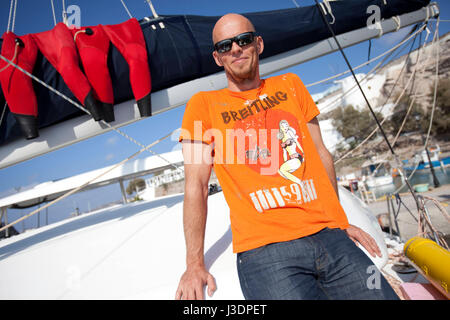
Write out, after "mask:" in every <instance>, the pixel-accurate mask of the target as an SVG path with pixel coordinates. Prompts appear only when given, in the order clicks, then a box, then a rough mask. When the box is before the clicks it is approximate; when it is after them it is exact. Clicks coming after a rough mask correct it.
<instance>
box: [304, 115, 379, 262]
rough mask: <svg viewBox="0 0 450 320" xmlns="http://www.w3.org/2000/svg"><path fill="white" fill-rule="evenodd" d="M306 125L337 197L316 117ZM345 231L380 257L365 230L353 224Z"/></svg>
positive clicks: (332, 171)
mask: <svg viewBox="0 0 450 320" xmlns="http://www.w3.org/2000/svg"><path fill="white" fill-rule="evenodd" d="M307 126H308V130H309V133H310V134H311V138H312V140H313V141H314V145H315V146H316V149H317V152H318V153H319V156H320V159H321V160H322V163H323V165H324V167H325V170H326V171H327V175H328V177H329V178H330V181H331V184H332V185H333V188H334V190H335V191H336V195H337V197H338V199H339V191H338V187H337V181H336V171H335V169H334V161H333V157H332V156H331V153H330V152H329V151H328V149H327V147H325V144H324V143H323V140H322V134H321V133H320V126H319V121H318V120H317V118H314V119H312V120H311V121H309V122H308V123H307ZM345 231H346V232H347V235H348V237H349V238H350V239H351V240H352V241H353V242H354V243H355V244H356V245H358V243H360V244H361V245H362V246H363V247H364V248H365V249H366V250H367V251H368V252H369V254H370V255H371V256H372V257H375V256H376V255H377V256H379V257H381V251H380V248H378V245H377V243H376V241H375V240H374V239H373V238H372V237H371V236H370V235H369V234H368V233H367V232H365V231H364V230H362V229H360V228H358V227H356V226H354V225H350V226H349V227H348V228H347V229H345Z"/></svg>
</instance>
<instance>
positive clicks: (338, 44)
mask: <svg viewBox="0 0 450 320" xmlns="http://www.w3.org/2000/svg"><path fill="white" fill-rule="evenodd" d="M314 1H315V3H316V6H317V10H319V12H320V15H321V17H322V20H323V22H324V23H325V25H326V26H327V28H328V30H329V31H330V33H331V35H332V36H333V39H334V41H335V42H336V45H337V46H338V48H339V51H340V52H341V54H342V56H343V58H344V60H345V63H346V64H347V66H348V67H349V69H350V71H351V73H352V76H353V78H354V80H355V82H356V84H357V85H358V88H359V90H360V91H361V94H362V95H363V97H364V100H365V102H366V104H367V106H368V108H369V110H370V113H371V114H372V116H373V117H374V119H375V122H376V123H377V126H378V128H379V130H380V132H381V134H382V135H383V138H384V140H385V142H386V144H387V145H388V147H389V150H390V152H391V153H392V155H393V156H394V158H395V160H396V162H397V163H398V164H400V160H399V159H398V157H397V154H396V153H395V151H394V149H393V148H392V145H391V144H390V142H389V140H388V138H387V136H386V133H385V132H384V130H383V127H382V126H381V124H380V121H379V120H378V118H377V116H376V114H375V112H374V111H373V109H372V106H371V105H370V102H369V100H368V99H367V96H366V94H365V93H364V90H363V89H362V87H361V85H360V83H359V81H358V78H357V77H356V75H355V72H354V71H353V68H352V66H351V64H350V62H349V61H348V59H347V56H346V55H345V52H344V50H343V49H342V46H341V44H340V43H339V41H338V39H337V38H336V35H335V33H334V31H333V28H331V26H330V23H329V22H328V20H327V18H326V17H325V14H324V13H323V11H322V10H321V8H320V5H319V2H318V0H314ZM402 170H403V169H402V168H401V165H399V172H400V173H401V174H402V172H401V171H402ZM402 175H403V174H402ZM405 179H407V178H406V176H405ZM406 182H407V185H408V188H409V190H410V191H411V194H412V195H413V197H414V200H415V202H416V205H417V208H419V201H418V199H417V195H416V193H415V192H414V189H413V188H412V187H411V184H410V183H409V182H408V181H407V180H406Z"/></svg>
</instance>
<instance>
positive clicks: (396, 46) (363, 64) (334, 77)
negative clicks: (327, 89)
mask: <svg viewBox="0 0 450 320" xmlns="http://www.w3.org/2000/svg"><path fill="white" fill-rule="evenodd" d="M425 27H426V25H424V26H422V27H421V28H419V29H418V30H417V31H415V32H414V33H412V34H411V35H410V36H408V37H407V38H405V39H403V40H402V41H401V42H399V43H398V44H397V45H395V46H394V47H392V48H391V49H389V50H387V51H385V52H383V53H382V54H380V55H378V56H376V57H375V58H372V59H371V60H369V61H366V62H364V63H361V64H360V65H359V66H356V67H354V68H353V70H357V69H359V68H362V67H364V66H365V65H368V64H370V63H371V62H373V61H376V60H378V59H380V58H382V57H384V56H385V55H387V54H388V53H391V52H392V51H394V50H397V48H398V47H400V46H401V45H403V44H404V43H405V42H407V41H409V40H410V39H411V38H412V37H414V36H416V35H417V34H418V33H419V32H422V31H423V29H424V28H425ZM347 73H350V70H346V71H344V72H341V73H339V74H336V75H334V76H331V77H329V78H326V79H322V80H319V81H316V82H313V83H310V84H307V85H306V87H312V86H315V85H317V84H320V83H323V82H326V81H329V80H333V79H336V78H338V77H340V76H343V75H345V74H347Z"/></svg>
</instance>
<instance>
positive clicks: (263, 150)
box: [180, 73, 348, 252]
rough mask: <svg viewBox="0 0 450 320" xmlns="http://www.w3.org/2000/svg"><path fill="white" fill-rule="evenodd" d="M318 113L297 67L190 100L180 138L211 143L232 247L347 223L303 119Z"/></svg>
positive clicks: (242, 248) (290, 237) (247, 247)
mask: <svg viewBox="0 0 450 320" xmlns="http://www.w3.org/2000/svg"><path fill="white" fill-rule="evenodd" d="M318 114H319V110H318V109H317V107H316V105H315V103H314V101H313V100H312V98H311V95H310V94H309V93H308V91H307V90H306V88H305V86H304V85H303V83H302V82H301V80H300V78H299V77H298V76H297V75H295V74H292V73H288V74H285V75H280V76H275V77H271V78H268V79H263V80H262V82H261V86H260V87H259V88H257V89H253V90H248V91H243V92H233V91H230V90H228V89H222V90H216V91H208V92H199V93H197V94H195V95H194V96H193V97H192V98H191V99H190V100H189V102H188V104H187V106H186V111H185V113H184V118H183V124H182V130H181V134H180V141H182V140H193V141H202V142H203V143H207V144H210V143H214V171H215V172H216V175H217V178H218V179H219V182H220V186H221V187H222V190H223V193H224V196H225V199H226V200H227V203H228V206H229V207H230V219H231V231H232V234H233V251H234V252H242V251H246V250H250V249H253V248H257V247H260V246H263V245H265V244H268V243H273V242H280V241H288V240H293V239H297V238H300V237H304V236H307V235H310V234H313V233H316V232H318V231H320V230H321V229H323V228H325V227H329V228H341V229H345V228H347V227H348V221H347V217H346V215H345V212H344V210H343V209H342V207H341V205H340V203H339V200H338V198H337V196H336V193H335V191H334V188H333V186H332V184H331V182H330V180H329V178H328V175H327V173H326V171H325V168H324V166H323V164H322V161H321V159H320V157H319V154H318V153H317V150H316V148H315V145H314V142H313V140H312V138H311V136H310V133H309V131H308V128H307V125H306V123H307V122H309V121H310V120H312V119H313V118H314V117H316V116H317V115H318ZM210 214H214V213H210Z"/></svg>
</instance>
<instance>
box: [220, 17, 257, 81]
mask: <svg viewBox="0 0 450 320" xmlns="http://www.w3.org/2000/svg"><path fill="white" fill-rule="evenodd" d="M249 31H254V30H253V27H252V26H251V24H250V23H248V21H246V20H245V19H242V18H239V17H236V18H230V19H227V20H225V21H223V22H221V23H218V25H216V28H215V29H214V33H213V41H214V43H217V42H218V41H221V40H224V39H229V38H233V37H235V36H237V35H239V34H241V33H244V32H249ZM262 49H263V42H262V39H261V37H255V40H254V41H253V42H252V43H250V44H249V45H246V46H243V47H240V46H239V45H238V44H237V43H236V42H233V43H232V47H231V50H230V51H228V52H224V53H219V52H217V51H214V52H213V57H214V59H215V61H216V63H217V65H219V66H223V67H224V69H225V72H226V73H227V74H228V76H229V77H231V78H232V79H234V80H235V81H238V82H240V81H242V80H246V79H250V80H251V79H254V78H255V76H256V75H257V74H258V73H259V68H258V64H259V54H260V53H261V52H262Z"/></svg>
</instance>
